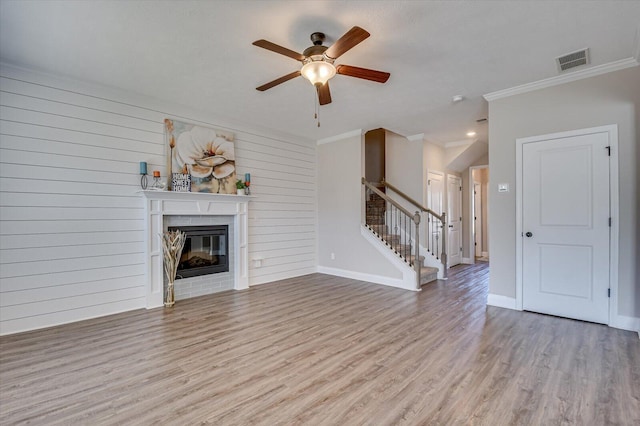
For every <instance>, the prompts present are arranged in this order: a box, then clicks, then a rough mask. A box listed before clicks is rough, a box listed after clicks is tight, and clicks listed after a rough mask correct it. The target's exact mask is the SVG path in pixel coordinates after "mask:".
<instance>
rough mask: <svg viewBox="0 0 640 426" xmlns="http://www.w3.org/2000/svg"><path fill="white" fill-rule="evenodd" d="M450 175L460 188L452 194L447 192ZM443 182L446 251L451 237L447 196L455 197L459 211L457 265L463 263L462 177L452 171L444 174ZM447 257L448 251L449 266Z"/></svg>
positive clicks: (449, 246) (449, 265)
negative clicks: (458, 261) (458, 259)
mask: <svg viewBox="0 0 640 426" xmlns="http://www.w3.org/2000/svg"><path fill="white" fill-rule="evenodd" d="M450 177H453V178H454V179H457V180H458V183H457V185H456V186H458V187H459V188H460V189H459V190H457V191H454V192H455V193H454V194H450V193H449V178H450ZM444 183H445V186H446V187H447V188H446V192H445V193H446V194H447V196H446V197H445V200H446V201H445V204H444V206H443V208H445V211H446V212H447V225H448V227H447V229H446V232H447V251H449V250H450V249H451V248H452V247H451V238H450V237H451V231H450V229H451V228H450V226H451V225H449V224H450V223H451V209H450V208H449V207H450V206H449V201H450V200H451V199H452V198H449V197H456V198H457V202H458V210H459V211H460V216H458V222H459V223H460V244H458V257H459V258H460V263H456V265H459V264H461V263H463V262H462V253H463V250H462V246H463V240H464V237H463V230H462V228H463V226H462V224H463V222H464V213H463V210H462V177H461V176H458V175H454V174H452V173H447V174H446V176H445V182H444ZM449 259H451V256H450V255H449V253H447V267H449V268H451V263H450V262H449V261H448V260H449Z"/></svg>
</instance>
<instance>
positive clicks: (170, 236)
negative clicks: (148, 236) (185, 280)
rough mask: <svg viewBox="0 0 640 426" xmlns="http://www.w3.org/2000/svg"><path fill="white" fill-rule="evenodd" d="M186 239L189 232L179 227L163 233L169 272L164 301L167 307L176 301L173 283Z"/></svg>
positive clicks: (163, 252) (164, 254)
mask: <svg viewBox="0 0 640 426" xmlns="http://www.w3.org/2000/svg"><path fill="white" fill-rule="evenodd" d="M186 240H187V234H186V233H184V232H182V231H180V230H179V229H177V230H175V231H165V232H164V233H163V234H162V258H163V261H164V272H165V274H167V280H168V281H169V283H168V284H167V294H166V297H165V302H164V306H166V307H171V306H173V305H174V304H175V303H176V300H175V293H174V290H173V283H174V282H175V280H176V274H177V272H178V264H179V263H180V256H182V249H183V248H184V243H185V241H186Z"/></svg>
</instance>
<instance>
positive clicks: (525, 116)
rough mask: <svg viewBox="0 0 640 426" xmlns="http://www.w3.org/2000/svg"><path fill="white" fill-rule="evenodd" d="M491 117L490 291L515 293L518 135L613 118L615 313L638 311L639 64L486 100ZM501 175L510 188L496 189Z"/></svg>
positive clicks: (639, 314) (599, 123)
mask: <svg viewBox="0 0 640 426" xmlns="http://www.w3.org/2000/svg"><path fill="white" fill-rule="evenodd" d="M489 117H490V118H489V157H490V159H491V169H490V176H489V179H490V188H489V229H490V230H491V231H490V234H489V247H490V248H491V275H490V286H489V291H490V293H492V294H495V295H501V296H507V297H511V298H514V297H515V263H516V259H515V241H516V236H515V222H516V217H515V214H516V194H515V192H514V190H515V152H516V149H515V141H516V139H517V138H523V137H527V136H534V135H544V134H549V133H554V132H561V131H567V130H574V129H582V128H589V127H596V126H602V125H608V124H617V125H618V138H619V170H620V176H619V180H620V194H619V195H620V223H619V225H620V243H619V256H620V258H619V270H618V277H619V294H618V295H617V302H618V313H619V314H620V315H622V316H628V317H635V318H640V260H639V259H640V249H639V247H640V223H639V220H638V217H640V195H639V194H640V158H639V157H640V148H639V145H640V141H639V129H638V123H640V67H634V68H628V69H625V70H621V71H616V72H612V73H609V74H605V75H600V76H597V77H591V78H587V79H584V80H580V81H575V82H571V83H567V84H563V85H560V86H554V87H549V88H546V89H541V90H537V91H534V92H530V93H525V94H521V95H516V96H511V97H508V98H503V99H498V100H494V101H491V102H489ZM503 182H504V183H508V184H509V186H510V188H511V191H510V192H506V193H498V192H497V184H498V183H503ZM615 296H616V295H614V297H615Z"/></svg>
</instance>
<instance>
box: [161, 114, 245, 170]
mask: <svg viewBox="0 0 640 426" xmlns="http://www.w3.org/2000/svg"><path fill="white" fill-rule="evenodd" d="M173 152H174V160H175V163H177V164H175V163H174V165H175V166H177V167H176V169H178V170H179V169H181V168H182V167H183V166H184V165H186V164H188V165H189V168H190V171H191V175H192V176H193V177H196V178H207V177H209V176H213V177H215V178H216V179H222V178H225V177H227V176H229V175H230V174H231V173H233V172H234V170H235V156H234V151H233V143H232V142H229V141H228V140H226V139H225V138H223V137H221V136H218V135H216V132H215V130H212V129H207V128H205V127H199V126H194V127H193V128H192V129H191V130H189V131H186V132H183V133H181V134H180V136H179V137H178V141H177V142H176V147H175V149H174V151H173Z"/></svg>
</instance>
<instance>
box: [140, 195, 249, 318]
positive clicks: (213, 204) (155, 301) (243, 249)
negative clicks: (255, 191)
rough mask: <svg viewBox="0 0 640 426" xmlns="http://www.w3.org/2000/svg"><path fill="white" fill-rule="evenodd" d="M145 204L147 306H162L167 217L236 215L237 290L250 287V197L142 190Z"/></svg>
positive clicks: (234, 286)
mask: <svg viewBox="0 0 640 426" xmlns="http://www.w3.org/2000/svg"><path fill="white" fill-rule="evenodd" d="M139 193H140V194H142V195H143V196H144V197H145V201H146V203H145V204H146V206H145V211H146V220H145V226H146V230H147V233H146V240H147V241H146V242H147V251H146V262H147V288H146V296H147V309H151V308H157V307H161V306H163V302H164V266H163V264H162V241H161V236H162V232H163V231H164V223H163V219H164V216H168V215H181V216H190V215H193V216H233V224H234V228H235V232H234V235H235V239H234V255H235V259H236V260H235V274H234V285H233V288H234V289H235V290H244V289H247V288H249V262H248V260H249V259H248V258H249V247H248V243H247V240H248V229H249V223H248V210H249V201H250V200H251V198H254V197H251V196H243V195H225V194H207V193H200V192H171V191H139Z"/></svg>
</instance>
